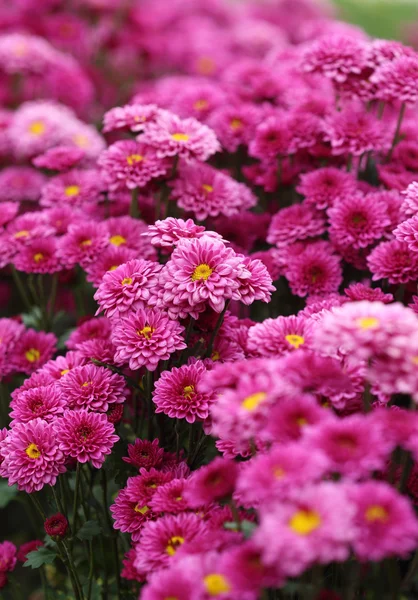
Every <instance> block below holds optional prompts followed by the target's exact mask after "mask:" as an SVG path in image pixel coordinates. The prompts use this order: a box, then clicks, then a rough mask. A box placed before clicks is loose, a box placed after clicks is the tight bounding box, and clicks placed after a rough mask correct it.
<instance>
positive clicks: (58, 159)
mask: <svg viewBox="0 0 418 600" xmlns="http://www.w3.org/2000/svg"><path fill="white" fill-rule="evenodd" d="M84 156H85V152H84V150H83V149H82V148H76V147H73V146H55V148H50V149H49V150H47V151H46V152H44V153H43V154H40V155H39V156H36V157H35V158H34V159H33V160H32V163H33V164H34V165H35V167H38V168H39V169H50V170H51V171H68V169H71V168H72V167H74V166H75V165H76V164H78V163H79V162H80V161H81V160H82V159H83V158H84Z"/></svg>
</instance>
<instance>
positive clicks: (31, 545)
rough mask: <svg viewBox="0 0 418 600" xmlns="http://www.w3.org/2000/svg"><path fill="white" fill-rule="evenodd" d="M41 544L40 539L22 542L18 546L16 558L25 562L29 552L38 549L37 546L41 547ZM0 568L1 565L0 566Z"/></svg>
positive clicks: (42, 544)
mask: <svg viewBox="0 0 418 600" xmlns="http://www.w3.org/2000/svg"><path fill="white" fill-rule="evenodd" d="M42 546H44V543H43V541H42V540H32V541H30V542H26V543H24V544H22V545H21V546H20V547H19V550H18V552H17V555H16V558H17V560H18V561H19V562H21V563H25V562H26V560H27V555H28V554H29V552H35V550H38V548H41V547H42ZM0 569H1V567H0Z"/></svg>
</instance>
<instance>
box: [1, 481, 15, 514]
mask: <svg viewBox="0 0 418 600" xmlns="http://www.w3.org/2000/svg"><path fill="white" fill-rule="evenodd" d="M16 495H17V487H16V486H15V485H12V486H11V487H9V486H8V485H7V481H0V508H5V507H6V506H7V505H8V504H9V502H11V501H12V500H13V498H14V497H15V496H16Z"/></svg>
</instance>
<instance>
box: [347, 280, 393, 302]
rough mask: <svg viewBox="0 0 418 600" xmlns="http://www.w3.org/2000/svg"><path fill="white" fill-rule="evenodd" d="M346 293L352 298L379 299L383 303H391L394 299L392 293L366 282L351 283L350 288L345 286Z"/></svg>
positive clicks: (372, 300)
mask: <svg viewBox="0 0 418 600" xmlns="http://www.w3.org/2000/svg"><path fill="white" fill-rule="evenodd" d="M344 293H345V295H346V296H348V297H349V298H350V300H369V301H370V302H374V301H378V302H383V304H390V303H391V302H393V300H394V297H393V295H392V294H385V292H383V290H381V289H380V288H372V287H370V285H365V284H364V283H351V284H350V285H349V286H348V288H345V290H344Z"/></svg>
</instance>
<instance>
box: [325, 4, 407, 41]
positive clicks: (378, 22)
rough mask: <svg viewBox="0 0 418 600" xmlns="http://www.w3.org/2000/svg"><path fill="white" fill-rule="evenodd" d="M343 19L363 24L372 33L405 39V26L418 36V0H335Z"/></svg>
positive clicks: (383, 36) (384, 36)
mask: <svg viewBox="0 0 418 600" xmlns="http://www.w3.org/2000/svg"><path fill="white" fill-rule="evenodd" d="M334 3H335V4H336V6H337V7H338V9H339V17H340V18H341V19H342V20H345V21H348V22H350V23H355V24H356V25H361V26H362V27H364V29H365V30H366V31H367V32H368V33H370V35H373V36H376V37H381V38H388V39H404V38H405V27H407V28H412V27H413V28H414V29H415V30H416V33H415V36H414V37H417V38H418V0H334Z"/></svg>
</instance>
